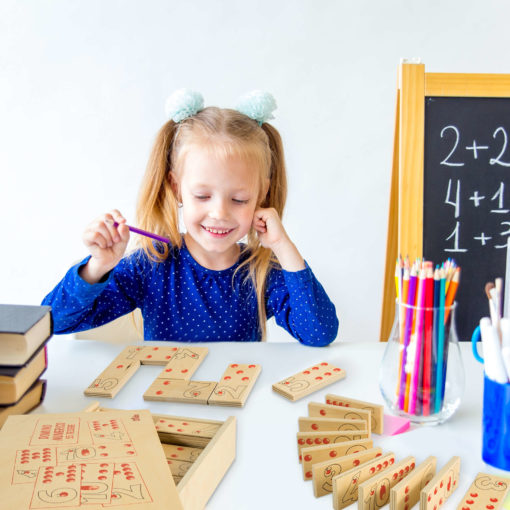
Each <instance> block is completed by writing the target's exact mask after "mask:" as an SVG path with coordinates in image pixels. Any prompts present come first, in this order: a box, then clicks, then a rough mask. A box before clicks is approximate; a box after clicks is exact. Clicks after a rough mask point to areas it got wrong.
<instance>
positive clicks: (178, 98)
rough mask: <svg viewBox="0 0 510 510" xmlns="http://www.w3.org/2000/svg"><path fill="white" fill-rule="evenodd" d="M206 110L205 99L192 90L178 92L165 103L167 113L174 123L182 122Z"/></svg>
mask: <svg viewBox="0 0 510 510" xmlns="http://www.w3.org/2000/svg"><path fill="white" fill-rule="evenodd" d="M203 109H204V98H203V97H202V94H200V93H199V92H195V91H193V90H190V89H179V90H176V91H175V92H174V93H173V94H172V95H171V96H170V97H169V98H168V99H167V100H166V103H165V113H166V115H167V117H168V118H169V119H172V120H173V121H174V122H181V120H184V119H187V118H189V117H192V116H193V115H196V114H197V113H198V112H200V111H202V110H203Z"/></svg>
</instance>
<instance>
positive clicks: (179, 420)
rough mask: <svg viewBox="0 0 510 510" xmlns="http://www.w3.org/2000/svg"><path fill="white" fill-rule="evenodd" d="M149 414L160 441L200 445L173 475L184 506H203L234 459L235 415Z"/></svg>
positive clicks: (188, 508)
mask: <svg viewBox="0 0 510 510" xmlns="http://www.w3.org/2000/svg"><path fill="white" fill-rule="evenodd" d="M95 410H96V411H109V410H111V409H105V408H101V407H97V409H95ZM152 418H153V421H154V425H155V427H156V430H157V432H158V436H159V439H160V441H161V444H162V445H176V446H184V447H190V448H200V449H202V451H201V452H200V454H199V455H198V457H197V458H196V459H195V460H194V461H193V463H192V464H191V467H189V469H188V470H187V471H186V473H185V474H184V476H183V477H182V478H181V479H178V478H175V477H174V482H175V485H176V487H177V492H178V494H179V497H180V500H181V503H182V505H183V508H184V510H202V509H203V508H205V505H206V504H207V501H208V500H209V498H210V497H211V495H212V493H213V492H214V491H215V489H216V487H217V486H218V485H219V484H220V482H221V480H222V479H223V476H224V475H225V473H226V472H227V470H228V468H229V467H230V465H231V464H232V462H233V461H234V459H235V455H236V418H235V417H234V416H230V417H229V418H227V419H226V420H225V421H215V420H205V419H197V418H188V417H182V416H171V415H164V414H152ZM167 460H168V459H167Z"/></svg>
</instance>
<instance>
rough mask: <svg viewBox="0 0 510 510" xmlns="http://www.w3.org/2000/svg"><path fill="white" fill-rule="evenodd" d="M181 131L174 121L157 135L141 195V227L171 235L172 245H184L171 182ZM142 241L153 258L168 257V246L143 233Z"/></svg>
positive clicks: (167, 124)
mask: <svg viewBox="0 0 510 510" xmlns="http://www.w3.org/2000/svg"><path fill="white" fill-rule="evenodd" d="M177 131H178V124H177V123H175V122H174V121H173V120H170V121H168V122H167V123H166V124H165V125H164V126H163V127H162V128H161V129H160V131H159V133H158V134H157V136H156V141H155V142H154V146H153V148H152V151H151V154H150V157H149V162H148V163H147V169H146V171H145V175H144V177H143V180H142V184H141V187H140V193H139V195H138V203H137V207H136V217H137V224H138V225H139V226H140V228H142V229H144V230H148V231H149V232H155V233H156V234H159V235H161V236H164V237H168V238H169V239H170V241H171V242H172V246H176V247H178V248H180V247H181V243H182V239H181V234H180V233H179V214H178V205H177V198H176V196H175V194H174V192H173V190H172V186H171V181H170V170H171V153H172V148H173V144H174V140H175V137H176V134H177ZM138 242H139V243H140V245H141V247H142V249H143V250H144V252H145V253H146V254H147V255H148V257H149V258H150V259H151V260H153V261H155V262H161V261H163V260H165V259H166V258H167V257H168V253H169V249H168V246H166V245H157V247H156V246H155V245H154V243H153V242H152V241H151V240H150V239H147V238H146V237H142V236H140V239H139V241H138Z"/></svg>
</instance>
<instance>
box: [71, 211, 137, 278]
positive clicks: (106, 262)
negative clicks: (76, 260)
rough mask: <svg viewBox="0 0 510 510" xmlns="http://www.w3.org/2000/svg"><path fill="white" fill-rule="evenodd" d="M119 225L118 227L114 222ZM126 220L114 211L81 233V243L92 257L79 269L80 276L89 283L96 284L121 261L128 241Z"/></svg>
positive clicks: (95, 221) (96, 220)
mask: <svg viewBox="0 0 510 510" xmlns="http://www.w3.org/2000/svg"><path fill="white" fill-rule="evenodd" d="M115 221H116V222H117V223H119V226H118V227H115V226H114V222H115ZM125 223H126V219H125V218H124V217H123V216H122V214H121V213H120V212H119V211H118V210H117V209H114V210H113V211H111V212H110V213H106V214H103V215H102V216H100V217H99V218H97V219H95V220H94V221H93V222H92V223H90V224H89V225H88V226H87V228H86V229H85V232H83V237H82V238H83V242H84V243H85V246H87V248H88V249H89V251H90V254H91V255H92V257H91V258H90V260H89V261H88V262H87V264H86V265H85V266H84V267H82V268H81V272H80V276H81V277H82V278H83V279H84V280H85V281H87V282H89V283H97V282H98V281H99V280H101V278H102V277H103V276H104V275H105V274H106V273H107V272H108V271H111V270H112V269H113V268H114V267H115V266H116V265H117V264H118V263H119V261H120V260H121V259H122V256H123V255H124V252H125V251H126V247H127V244H128V241H129V228H128V226H127V225H125Z"/></svg>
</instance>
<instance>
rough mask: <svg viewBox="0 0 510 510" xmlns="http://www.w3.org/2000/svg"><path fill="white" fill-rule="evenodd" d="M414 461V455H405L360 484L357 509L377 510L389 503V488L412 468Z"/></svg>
mask: <svg viewBox="0 0 510 510" xmlns="http://www.w3.org/2000/svg"><path fill="white" fill-rule="evenodd" d="M415 462H416V460H415V458H414V457H412V456H409V457H406V458H405V459H404V460H402V461H400V462H398V463H397V464H394V465H393V466H391V467H389V468H388V469H386V470H384V471H382V472H381V473H379V474H377V475H375V476H374V477H372V478H370V479H369V480H367V481H366V482H363V483H362V484H360V486H359V487H358V510H377V509H378V508H381V507H383V506H384V505H386V504H387V503H389V500H390V491H391V488H392V487H394V486H395V485H397V484H398V483H399V482H400V481H401V480H403V479H404V478H405V477H406V476H407V475H408V474H409V473H410V472H411V471H412V470H413V469H414V467H415Z"/></svg>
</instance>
